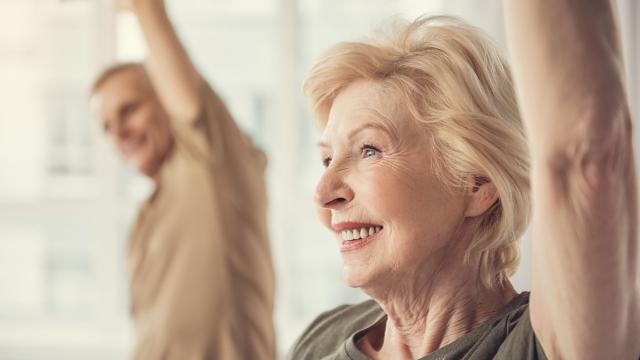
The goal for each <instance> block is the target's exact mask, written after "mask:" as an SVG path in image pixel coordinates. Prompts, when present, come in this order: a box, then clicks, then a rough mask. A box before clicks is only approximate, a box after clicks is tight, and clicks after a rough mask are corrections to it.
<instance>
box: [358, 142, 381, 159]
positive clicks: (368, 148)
mask: <svg viewBox="0 0 640 360" xmlns="http://www.w3.org/2000/svg"><path fill="white" fill-rule="evenodd" d="M377 155H380V150H379V149H378V148H376V147H375V146H373V145H368V144H365V145H362V157H365V158H368V157H371V156H377Z"/></svg>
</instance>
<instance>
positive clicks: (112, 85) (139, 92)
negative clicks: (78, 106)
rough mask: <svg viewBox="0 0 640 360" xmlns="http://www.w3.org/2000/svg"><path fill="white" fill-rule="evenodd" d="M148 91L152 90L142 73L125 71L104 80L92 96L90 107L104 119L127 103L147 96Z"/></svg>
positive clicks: (133, 70) (131, 70)
mask: <svg viewBox="0 0 640 360" xmlns="http://www.w3.org/2000/svg"><path fill="white" fill-rule="evenodd" d="M150 91H152V89H151V87H150V85H149V83H148V80H147V79H146V76H145V75H144V73H142V72H141V71H139V70H135V69H127V70H123V71H120V72H117V73H115V74H113V75H112V76H110V77H109V78H108V79H106V80H105V81H104V83H103V84H101V85H100V87H98V89H97V90H96V92H95V94H94V95H93V96H92V98H91V103H92V104H91V105H92V108H94V110H96V111H97V112H98V113H99V114H100V117H101V118H104V117H105V116H106V115H110V114H111V113H112V112H113V111H117V109H118V108H119V107H120V106H122V105H123V104H125V103H127V102H129V101H133V100H135V99H138V98H140V97H145V96H148V95H149V94H150Z"/></svg>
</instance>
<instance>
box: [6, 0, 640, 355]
mask: <svg viewBox="0 0 640 360" xmlns="http://www.w3.org/2000/svg"><path fill="white" fill-rule="evenodd" d="M618 3H619V7H620V9H621V11H620V15H621V24H622V31H623V40H624V43H625V46H626V50H627V54H626V55H627V67H628V69H627V70H628V79H629V88H630V97H631V99H633V101H632V107H633V111H634V112H635V114H636V119H638V116H637V115H638V106H639V103H638V90H639V89H638V84H640V66H639V64H638V63H639V61H640V47H639V46H638V43H639V42H640V25H639V24H638V23H639V22H638V19H639V18H640V5H639V3H638V2H637V1H635V0H619V1H618ZM168 7H169V10H170V12H171V15H172V18H173V19H174V22H175V24H176V26H177V28H178V31H179V33H180V35H181V36H182V38H183V39H184V41H185V44H186V46H187V48H188V49H189V51H190V52H191V54H192V56H193V58H194V60H195V62H196V64H197V65H198V67H199V68H200V70H201V71H202V72H203V73H204V74H205V76H206V77H207V79H209V81H210V82H211V83H212V85H213V86H214V87H215V88H216V89H217V90H218V91H219V92H220V93H221V94H222V96H223V97H224V98H225V100H226V101H227V102H228V104H229V106H230V108H231V110H232V112H233V113H234V115H235V116H236V118H237V120H238V122H239V123H240V124H241V126H242V127H243V128H244V129H245V130H246V131H247V132H248V133H250V134H251V135H252V136H253V138H254V139H255V140H256V142H257V143H259V144H260V145H261V146H263V147H264V149H265V150H266V151H267V153H268V155H269V157H270V168H269V173H268V175H269V176H268V179H269V180H268V181H269V189H270V199H271V212H270V223H271V231H272V242H273V253H274V257H275V264H276V270H277V274H278V292H277V309H276V316H275V321H276V326H277V330H278V337H279V338H278V340H279V347H280V352H281V355H283V354H284V353H285V351H286V349H287V348H288V347H289V346H290V345H291V343H292V342H293V341H294V339H295V337H296V336H297V335H299V334H300V332H301V331H302V329H303V328H304V327H305V326H306V325H307V324H308V323H309V322H310V321H311V320H312V319H313V318H314V317H315V316H316V315H317V314H318V313H320V312H321V311H324V310H327V309H329V308H331V307H333V306H335V305H338V304H341V303H345V302H355V301H359V300H361V299H363V296H362V295H361V294H360V293H359V292H358V291H357V290H353V289H349V288H347V287H346V286H344V285H343V284H342V280H341V267H340V258H339V254H338V252H337V249H336V246H335V244H334V242H333V241H331V236H330V235H329V233H328V232H327V231H326V230H325V229H323V228H322V227H321V226H320V224H319V222H318V221H317V220H316V218H315V212H314V208H313V202H312V191H313V187H314V185H315V181H316V179H317V178H318V177H319V174H320V172H321V165H320V161H319V158H318V155H317V154H316V150H315V143H316V139H317V136H318V134H317V133H316V130H315V128H314V126H313V124H312V122H311V120H310V111H309V109H308V107H307V106H306V103H305V101H304V99H303V98H302V94H301V83H302V80H303V78H304V76H305V74H306V73H307V72H308V70H309V69H310V67H311V65H312V63H313V61H314V59H316V58H317V57H318V56H319V55H320V53H321V52H322V51H323V50H325V49H326V48H327V47H329V46H330V45H331V44H334V43H336V42H338V41H342V40H349V39H355V38H362V37H364V36H368V35H371V34H372V31H373V30H375V29H376V28H379V27H380V26H382V25H384V24H388V23H389V18H390V16H392V15H399V16H403V17H405V18H410V19H413V18H415V17H417V16H418V15H420V14H422V13H425V12H427V13H431V14H441V13H446V14H455V15H458V16H461V17H463V18H464V19H466V20H467V21H469V22H471V23H472V24H475V25H477V26H480V27H482V28H483V29H485V30H486V31H487V32H488V33H489V34H491V35H492V36H493V37H494V38H495V39H496V40H497V42H498V43H499V44H500V45H501V46H504V43H505V41H504V29H503V22H502V14H501V5H500V1H498V0H484V1H472V0H466V1H465V0H454V1H451V0H449V1H444V0H431V1H429V0H420V1H418V0H297V1H296V0H208V1H205V0H170V1H168ZM144 52H145V50H144V43H143V42H142V39H141V36H140V33H139V30H138V29H137V25H136V23H135V20H134V19H133V18H132V17H131V16H130V15H127V14H124V15H122V14H121V15H116V14H114V13H113V11H112V10H111V8H110V7H109V6H108V2H107V1H106V0H20V1H16V0H0V79H1V81H0V359H16V360H18V359H20V360H21V359H65V360H67V359H69V360H73V359H126V358H128V354H129V352H130V350H131V347H132V344H133V342H134V335H135V334H134V332H133V331H132V327H131V324H130V320H129V315H128V297H129V294H128V282H127V276H126V269H125V266H124V265H125V249H126V247H125V244H126V236H127V232H128V229H129V226H130V224H131V222H132V219H133V218H134V216H135V214H136V210H137V207H138V206H139V204H140V202H141V201H142V200H143V199H144V198H145V196H146V195H147V194H148V193H149V191H150V184H149V183H148V182H147V181H146V180H145V179H144V178H141V177H139V176H138V175H136V174H135V173H134V172H133V171H132V170H131V169H129V168H127V167H126V166H125V165H124V164H123V163H122V162H121V160H120V159H119V158H118V157H117V156H116V155H115V153H114V151H113V149H111V147H110V145H109V144H108V143H106V141H105V139H104V138H103V137H102V136H101V133H100V130H99V128H98V126H96V125H97V123H96V119H95V118H94V117H93V115H92V114H91V113H90V111H89V107H88V87H89V84H90V83H91V80H92V79H93V77H94V76H95V75H96V73H97V72H98V70H99V69H101V68H102V67H103V66H105V65H106V64H108V63H110V62H112V61H114V60H139V59H141V58H142V57H143V55H144ZM529 277H530V264H529V257H528V241H527V238H526V237H525V242H524V258H523V263H522V266H521V270H520V271H519V273H518V274H517V275H516V276H515V278H514V282H515V283H516V286H517V287H518V289H520V290H525V289H527V288H528V287H529Z"/></svg>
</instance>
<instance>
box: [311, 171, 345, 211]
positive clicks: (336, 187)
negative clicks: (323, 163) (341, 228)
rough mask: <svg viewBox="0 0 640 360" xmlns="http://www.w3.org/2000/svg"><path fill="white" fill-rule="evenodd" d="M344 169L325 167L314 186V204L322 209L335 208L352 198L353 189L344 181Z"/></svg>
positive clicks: (342, 205)
mask: <svg viewBox="0 0 640 360" xmlns="http://www.w3.org/2000/svg"><path fill="white" fill-rule="evenodd" d="M344 177H345V174H344V171H341V170H340V169H332V168H331V167H329V168H327V170H326V171H325V173H324V174H323V175H322V177H321V178H320V182H318V185H317V186H316V192H315V196H314V197H315V201H316V205H317V206H318V207H320V208H323V209H330V210H337V209H340V208H342V207H344V206H345V205H347V204H348V203H349V202H351V200H353V197H354V192H353V189H352V188H351V187H350V186H349V185H348V184H347V183H346V182H345V179H344Z"/></svg>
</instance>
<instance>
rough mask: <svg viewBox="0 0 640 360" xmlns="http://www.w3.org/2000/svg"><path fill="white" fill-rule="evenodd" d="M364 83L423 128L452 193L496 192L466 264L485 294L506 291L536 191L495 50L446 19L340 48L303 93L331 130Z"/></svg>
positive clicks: (422, 21) (505, 72)
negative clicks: (339, 110) (341, 97)
mask: <svg viewBox="0 0 640 360" xmlns="http://www.w3.org/2000/svg"><path fill="white" fill-rule="evenodd" d="M358 80H371V81H376V82H378V83H380V84H381V85H383V88H384V89H385V90H387V91H391V92H393V93H395V94H396V95H398V96H399V99H401V103H402V105H403V106H404V107H406V108H407V109H408V111H409V114H410V115H411V117H412V118H413V119H415V120H417V121H419V122H420V123H422V124H423V125H424V126H425V127H426V129H427V132H428V133H429V134H430V135H431V137H432V144H433V145H432V151H433V154H434V156H433V160H432V164H431V165H432V168H433V171H434V173H435V174H436V176H437V177H438V179H439V180H440V181H441V182H442V183H443V184H445V185H446V186H447V187H448V188H450V189H454V190H455V189H458V190H459V189H463V190H464V191H474V187H476V188H477V186H478V185H480V184H481V183H483V182H487V181H490V182H492V183H493V184H494V186H495V187H496V190H497V192H498V196H499V199H498V200H497V201H496V203H494V204H493V205H492V206H491V207H490V208H489V209H488V210H487V211H486V212H485V213H484V214H483V215H482V217H481V218H480V220H479V225H478V228H477V230H476V231H475V233H474V236H473V239H472V240H471V243H470V246H469V248H468V250H467V253H466V254H465V261H466V262H467V263H471V262H472V261H477V264H478V266H479V269H478V270H479V276H480V279H481V281H482V283H483V284H484V285H485V286H486V287H488V288H497V287H499V286H500V285H501V284H503V282H504V281H506V279H508V277H509V276H511V275H512V274H513V273H514V272H515V270H516V268H517V265H518V262H519V246H518V239H519V238H520V236H522V234H523V233H524V230H525V229H526V226H527V224H528V222H529V218H530V192H529V190H530V186H529V175H528V173H529V155H528V150H527V143H526V138H525V133H524V127H523V124H522V122H521V120H520V115H519V112H518V106H517V103H516V98H515V92H514V88H513V83H512V79H511V75H510V71H509V67H508V65H507V63H506V62H505V60H504V59H503V58H502V56H501V55H500V53H499V52H498V50H497V47H496V46H495V45H494V44H493V43H492V42H491V40H490V39H489V38H488V37H487V36H485V35H484V34H483V33H482V31H481V30H479V29H477V28H474V27H472V26H470V25H467V24H465V23H464V22H463V21H461V20H459V19H457V18H453V17H448V16H437V17H420V18H418V19H417V20H415V21H414V22H411V23H408V22H404V23H396V24H395V26H394V28H393V31H392V32H391V33H390V34H389V35H386V36H382V37H380V39H378V40H366V41H359V42H345V43H340V44H338V45H336V46H334V47H333V48H331V49H330V50H329V51H328V52H327V53H326V54H325V55H324V56H323V57H322V58H321V59H320V60H319V62H318V63H317V64H316V65H315V66H314V67H313V69H312V70H311V74H310V75H309V77H308V78H307V80H306V82H305V85H304V90H305V93H306V94H307V95H308V96H310V98H311V101H312V103H313V105H314V109H315V112H316V115H317V117H318V118H319V119H320V121H322V122H326V121H327V117H328V115H329V111H330V109H331V106H332V103H333V101H334V99H335V98H336V96H338V94H339V93H340V91H342V90H343V89H345V88H346V87H347V86H349V85H350V84H352V83H354V82H355V81H358ZM470 180H471V184H470ZM474 259H475V260H474Z"/></svg>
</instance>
